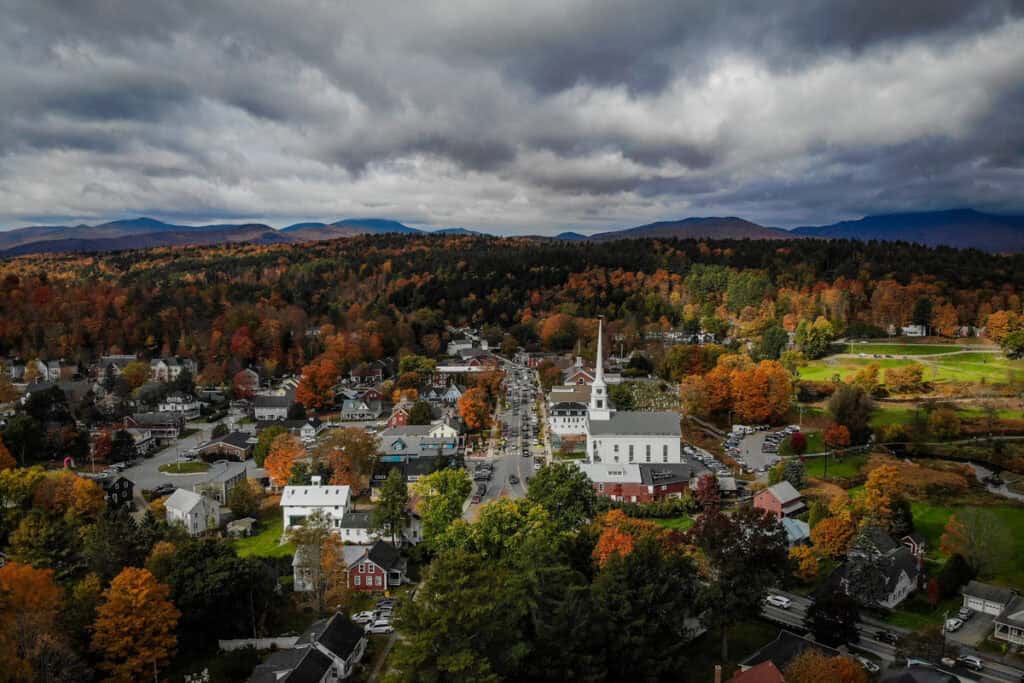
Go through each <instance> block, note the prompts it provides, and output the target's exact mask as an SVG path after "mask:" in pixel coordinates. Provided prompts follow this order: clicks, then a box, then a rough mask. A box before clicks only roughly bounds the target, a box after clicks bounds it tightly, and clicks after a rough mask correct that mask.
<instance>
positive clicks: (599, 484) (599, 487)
mask: <svg viewBox="0 0 1024 683" xmlns="http://www.w3.org/2000/svg"><path fill="white" fill-rule="evenodd" d="M597 490H598V491H604V484H603V483H600V482H599V483H598V484H597Z"/></svg>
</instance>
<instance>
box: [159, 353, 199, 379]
mask: <svg viewBox="0 0 1024 683" xmlns="http://www.w3.org/2000/svg"><path fill="white" fill-rule="evenodd" d="M185 370H188V371H189V373H190V374H192V376H195V374H196V362H195V361H194V360H192V359H191V358H176V357H174V356H171V357H169V358H154V359H153V360H151V361H149V372H150V375H151V376H152V377H153V379H154V380H156V381H157V382H173V381H174V380H176V379H178V376H179V375H181V373H182V372H184V371H185Z"/></svg>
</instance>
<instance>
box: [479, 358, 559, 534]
mask: <svg viewBox="0 0 1024 683" xmlns="http://www.w3.org/2000/svg"><path fill="white" fill-rule="evenodd" d="M523 376H525V377H526V379H523V380H520V379H518V378H517V377H523ZM505 377H506V380H505V381H506V388H507V390H508V393H507V396H508V401H507V405H506V406H505V407H499V408H498V410H497V411H496V412H495V415H494V419H495V422H496V423H498V424H500V425H501V434H502V437H503V438H504V439H505V442H506V443H505V445H502V444H501V443H500V442H497V441H493V440H492V442H491V444H490V446H489V447H488V449H487V457H486V458H485V459H482V460H467V463H466V464H467V466H468V467H469V471H470V474H472V473H473V471H474V468H475V467H476V466H477V465H478V464H480V463H483V462H487V463H490V464H491V466H492V467H493V471H492V476H491V479H490V481H487V482H474V485H473V494H475V493H476V489H477V485H478V483H484V484H486V485H487V493H486V494H485V495H484V496H483V498H482V499H481V501H480V503H478V504H473V503H468V502H467V504H466V506H465V507H464V509H463V516H464V517H465V518H466V519H472V518H474V517H475V516H476V511H477V510H478V509H479V508H480V505H483V504H484V503H489V502H491V501H493V500H497V499H498V498H521V497H522V496H525V495H526V487H527V483H526V480H527V478H528V477H532V476H533V473H534V472H535V471H536V468H535V465H534V458H535V457H540V458H544V460H545V461H549V460H550V455H549V454H548V453H547V449H546V448H545V447H544V446H543V445H541V446H533V445H532V440H533V436H532V435H533V431H532V429H533V428H532V427H531V422H530V416H531V415H532V416H534V418H535V419H534V421H533V422H532V424H533V425H537V424H539V422H540V418H537V417H536V415H535V412H534V406H535V403H534V401H533V400H532V396H533V395H535V394H536V395H539V394H537V392H539V387H537V386H536V384H535V382H536V373H535V372H534V371H532V370H529V369H527V368H526V367H524V366H522V365H516V364H514V363H511V362H508V363H506V365H505ZM524 445H525V448H526V449H527V452H528V453H529V455H528V456H527V457H523V456H522V450H523V448H524ZM510 476H515V477H516V478H517V479H518V482H517V483H515V484H512V483H510V482H509V477H510ZM471 495H472V494H471Z"/></svg>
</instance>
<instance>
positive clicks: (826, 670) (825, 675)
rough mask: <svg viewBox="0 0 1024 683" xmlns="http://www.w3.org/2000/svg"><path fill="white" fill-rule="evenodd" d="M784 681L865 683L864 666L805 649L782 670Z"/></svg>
mask: <svg viewBox="0 0 1024 683" xmlns="http://www.w3.org/2000/svg"><path fill="white" fill-rule="evenodd" d="M783 673H784V676H785V680H786V683H819V681H830V683H867V681H868V675H867V672H865V671H864V667H862V666H861V665H860V664H858V663H856V662H854V661H853V660H852V659H848V658H846V657H841V656H837V657H827V656H825V655H823V654H821V653H820V652H818V651H817V650H806V651H804V652H802V653H801V654H799V655H797V656H796V657H794V658H793V659H792V660H791V661H790V662H789V664H788V665H787V666H786V670H785V671H784V672H783Z"/></svg>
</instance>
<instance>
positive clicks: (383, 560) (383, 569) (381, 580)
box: [344, 541, 406, 592]
mask: <svg viewBox="0 0 1024 683" xmlns="http://www.w3.org/2000/svg"><path fill="white" fill-rule="evenodd" d="M344 554H345V566H346V567H348V570H347V571H348V587H349V589H351V590H354V591H362V592H382V591H386V590H388V589H389V588H396V587H398V586H401V585H402V582H403V581H405V567H406V561H405V559H404V558H402V556H401V553H399V552H398V548H396V547H395V546H393V545H391V544H390V543H388V542H387V541H377V542H376V543H374V544H373V545H372V546H370V547H368V548H366V547H355V546H345V550H344Z"/></svg>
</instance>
